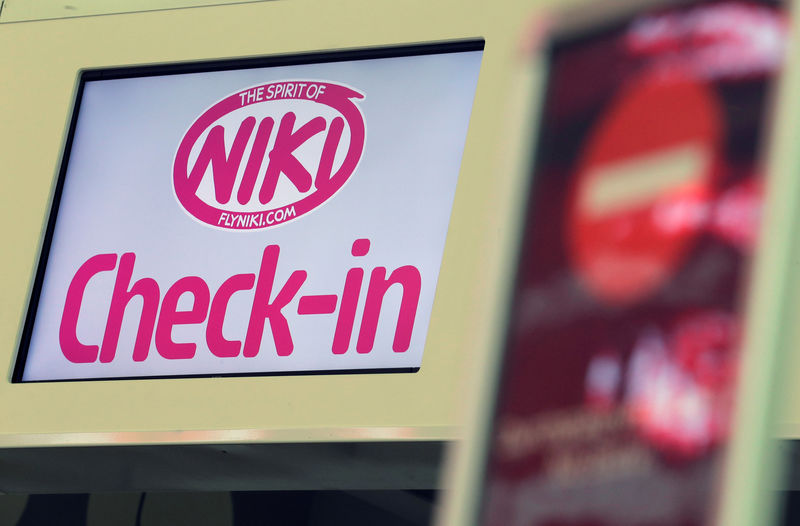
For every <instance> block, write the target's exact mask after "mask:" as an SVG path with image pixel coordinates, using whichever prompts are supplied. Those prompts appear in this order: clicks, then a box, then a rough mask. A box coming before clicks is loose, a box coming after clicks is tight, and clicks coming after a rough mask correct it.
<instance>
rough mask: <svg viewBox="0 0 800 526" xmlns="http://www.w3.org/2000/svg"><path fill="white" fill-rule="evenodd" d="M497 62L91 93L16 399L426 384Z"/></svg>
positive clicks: (334, 57)
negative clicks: (446, 272)
mask: <svg viewBox="0 0 800 526" xmlns="http://www.w3.org/2000/svg"><path fill="white" fill-rule="evenodd" d="M482 47H483V44H482V42H468V43H458V44H451V45H440V46H424V47H409V48H402V49H400V48H395V49H385V50H373V51H368V52H347V53H338V54H318V55H311V56H309V55H304V56H298V57H293V58H285V57H284V58H281V59H260V60H257V61H238V62H227V63H212V64H201V65H192V66H187V65H182V66H155V67H145V68H130V69H116V70H97V71H86V72H84V73H82V76H81V80H80V85H79V89H78V94H77V99H76V102H75V110H74V114H73V118H72V123H71V128H70V133H69V137H68V140H67V146H66V150H65V154H64V160H63V163H62V167H61V172H60V174H59V180H58V185H57V188H56V192H55V198H54V204H53V209H52V212H51V217H50V221H49V223H48V229H47V233H46V236H45V241H44V248H43V251H42V257H41V261H40V264H39V271H38V273H37V277H36V281H35V283H34V289H33V294H32V298H31V303H30V307H29V312H28V318H27V320H26V324H25V328H24V331H23V335H22V344H21V347H20V352H19V356H18V360H17V366H16V369H15V371H14V380H15V381H45V380H66V379H90V378H125V377H164V376H187V375H192V376H196V375H236V374H278V373H310V372H353V371H415V370H417V369H419V367H420V366H421V364H422V354H423V349H424V345H425V337H426V333H427V329H428V324H429V318H430V312H431V308H432V305H433V298H434V292H435V289H436V281H437V279H438V273H439V267H440V264H441V258H442V252H443V249H444V242H445V238H446V234H447V226H448V222H449V217H450V210H451V206H452V202H453V197H454V193H455V187H456V181H457V178H458V172H459V167H460V163H461V155H462V151H463V147H464V140H465V137H466V131H467V125H468V121H469V116H470V110H471V107H472V100H473V97H474V92H475V87H476V84H477V78H478V70H479V66H480V60H481V55H482V51H481V50H482Z"/></svg>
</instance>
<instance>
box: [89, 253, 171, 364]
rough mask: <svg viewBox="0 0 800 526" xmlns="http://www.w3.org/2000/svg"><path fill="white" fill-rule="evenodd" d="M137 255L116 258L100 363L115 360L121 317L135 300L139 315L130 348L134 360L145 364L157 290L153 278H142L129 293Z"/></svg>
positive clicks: (155, 308)
mask: <svg viewBox="0 0 800 526" xmlns="http://www.w3.org/2000/svg"><path fill="white" fill-rule="evenodd" d="M135 261H136V254H134V253H132V252H128V253H125V254H122V256H121V257H120V258H119V270H118V271H117V280H116V282H115V283H114V292H113V293H112V295H111V308H110V309H109V311H108V320H107V322H106V332H105V334H104V335H103V345H102V347H101V348H100V361H101V362H103V363H108V362H110V361H111V360H113V359H114V356H115V355H116V353H117V343H118V342H119V331H120V329H121V328H122V317H123V316H124V314H125V309H126V307H127V306H128V303H130V301H131V300H132V299H133V297H134V296H140V297H141V298H142V302H143V303H142V315H141V318H140V319H139V330H138V332H137V333H136V342H135V343H134V346H133V360H134V361H136V362H141V361H144V360H145V359H146V358H147V353H148V352H149V350H150V341H151V339H152V337H153V327H154V326H155V323H156V314H157V313H158V299H159V290H158V283H156V281H155V280H154V279H152V278H142V279H140V280H139V281H137V282H136V283H134V284H133V286H131V288H130V289H128V286H129V285H130V282H131V278H132V277H133V264H134V262H135Z"/></svg>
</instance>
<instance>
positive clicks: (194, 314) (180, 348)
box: [156, 276, 210, 360]
mask: <svg viewBox="0 0 800 526" xmlns="http://www.w3.org/2000/svg"><path fill="white" fill-rule="evenodd" d="M185 293H191V294H192V296H194V301H193V303H192V308H190V309H189V310H185V311H182V310H178V300H179V299H180V297H181V296H182V295H183V294H185ZM209 300H210V293H209V291H208V285H206V282H205V281H203V279H202V278H198V277H197V276H188V277H185V278H181V279H179V280H178V281H176V282H175V284H174V285H172V286H171V287H170V288H169V290H168V291H167V293H166V294H164V301H163V303H162V304H161V314H159V316H158V326H157V327H156V349H158V353H159V354H160V355H161V356H163V357H164V358H168V359H170V360H185V359H188V358H193V357H194V353H195V351H196V350H197V345H196V344H194V343H176V342H175V341H173V339H172V327H174V326H175V325H193V324H197V323H202V322H203V321H205V319H206V313H207V312H208V302H209Z"/></svg>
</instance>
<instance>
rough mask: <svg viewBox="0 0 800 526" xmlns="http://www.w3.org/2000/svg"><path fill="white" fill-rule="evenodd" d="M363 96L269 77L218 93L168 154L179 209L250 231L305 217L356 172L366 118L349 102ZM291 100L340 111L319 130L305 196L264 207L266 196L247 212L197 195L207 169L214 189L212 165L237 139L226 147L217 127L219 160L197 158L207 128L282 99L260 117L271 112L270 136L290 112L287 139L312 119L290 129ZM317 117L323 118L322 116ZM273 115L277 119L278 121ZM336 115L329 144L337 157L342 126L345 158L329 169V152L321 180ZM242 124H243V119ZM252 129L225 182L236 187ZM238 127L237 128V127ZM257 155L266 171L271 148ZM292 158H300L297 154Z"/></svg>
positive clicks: (207, 222) (209, 222)
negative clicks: (321, 136)
mask: <svg viewBox="0 0 800 526" xmlns="http://www.w3.org/2000/svg"><path fill="white" fill-rule="evenodd" d="M289 87H293V88H294V89H289ZM364 98H365V94H364V93H363V92H361V91H359V90H357V89H355V88H353V87H351V86H348V85H346V84H341V83H337V82H332V81H320V80H278V81H270V82H267V83H265V84H260V85H256V86H251V87H248V88H245V89H241V90H238V91H236V92H234V93H232V94H230V95H227V96H226V97H223V98H222V99H220V100H218V101H217V102H215V103H214V104H212V105H211V106H210V107H208V108H207V109H206V110H205V111H203V112H202V113H201V114H200V115H199V116H198V117H197V118H196V119H195V120H194V122H192V124H191V125H190V126H189V128H188V129H187V130H186V132H184V134H183V137H182V139H181V141H180V144H179V146H178V149H177V150H176V153H175V156H174V158H173V169H172V191H173V195H174V196H175V199H176V201H177V202H178V204H179V205H180V207H181V208H182V209H183V211H184V212H185V213H186V214H187V215H188V216H189V217H191V218H192V219H193V220H195V221H197V222H199V223H202V224H203V225H204V226H209V227H212V228H216V229H219V230H227V231H230V230H233V231H253V230H264V229H267V228H273V227H277V226H280V225H283V224H285V223H288V222H292V221H294V220H296V219H299V218H300V217H302V216H304V215H305V214H307V213H309V212H312V211H314V210H315V209H317V208H319V207H321V206H322V205H323V204H325V203H326V202H327V201H328V200H330V199H331V198H333V196H335V195H336V194H337V193H339V191H340V190H341V189H342V188H343V187H344V185H345V184H346V183H347V182H348V181H349V180H350V177H351V176H352V175H353V173H355V171H356V170H357V168H358V165H359V164H360V162H361V158H362V156H363V151H364V146H365V144H366V122H365V118H364V114H363V111H362V110H361V108H360V107H359V106H358V105H357V104H356V103H355V102H354V101H355V100H363V99H364ZM293 100H294V101H303V102H304V103H305V102H306V101H308V102H312V103H316V104H321V105H323V106H326V107H327V108H328V109H332V110H333V111H334V112H335V113H337V114H338V115H339V116H340V117H337V118H334V119H332V120H331V122H330V123H328V122H327V121H325V127H324V128H323V129H322V130H318V131H325V132H326V135H325V139H324V141H325V145H324V146H323V151H322V152H321V154H320V155H321V157H320V160H319V163H318V165H317V172H316V174H314V175H313V177H312V181H311V183H313V186H311V187H310V189H309V190H310V193H307V192H308V191H309V190H306V191H305V192H302V191H299V189H298V191H299V193H306V195H303V196H302V197H300V198H299V199H297V200H295V201H293V202H291V203H290V204H288V205H281V206H279V207H276V208H270V207H269V204H270V201H272V200H273V199H272V198H270V199H269V200H268V201H267V202H266V203H262V204H263V207H262V208H261V209H260V210H258V211H252V212H250V211H248V212H242V211H235V210H229V209H226V208H224V204H222V203H220V202H219V201H217V202H216V203H214V204H210V203H208V202H206V201H205V200H203V199H202V198H201V197H199V196H198V190H199V186H200V183H201V182H202V180H203V179H204V178H206V175H205V174H206V172H207V171H209V170H210V171H211V178H212V179H213V184H214V186H215V189H216V188H217V179H216V175H215V174H214V169H215V168H216V167H218V166H219V165H227V163H228V162H229V157H231V156H233V155H234V152H233V150H234V149H235V148H236V144H235V143H236V139H234V144H232V145H229V147H228V146H225V144H224V143H225V139H224V136H225V135H224V130H223V131H222V132H221V133H222V134H223V139H222V142H221V144H222V145H223V146H222V150H223V153H222V156H223V157H222V161H220V160H219V159H220V158H219V157H217V158H216V159H217V162H214V159H215V158H214V155H213V154H208V155H206V157H207V159H205V160H201V159H200V156H202V155H203V152H202V150H204V149H205V147H206V143H207V142H208V141H209V135H210V133H206V132H207V131H208V130H210V129H213V128H214V127H215V124H216V123H217V122H218V121H220V120H221V119H222V118H223V117H225V116H226V115H229V114H231V113H233V112H235V111H237V110H241V109H242V108H246V107H248V106H253V105H257V104H269V103H281V102H284V103H285V102H289V104H288V106H287V105H286V104H284V105H283V108H279V109H278V111H270V112H264V113H265V114H266V115H268V117H264V118H262V121H263V120H266V118H270V117H275V119H272V120H273V125H272V129H271V133H270V135H272V134H277V135H280V134H281V133H282V132H285V130H283V129H282V128H283V126H284V125H285V123H284V122H283V121H284V120H286V117H287V116H288V115H289V114H291V115H292V118H291V122H290V123H289V127H288V128H287V129H288V135H289V138H291V136H292V135H294V134H295V133H297V134H299V132H302V131H303V130H302V129H303V128H304V127H305V126H307V125H309V124H311V122H307V123H302V122H301V125H300V127H299V128H298V129H297V130H295V129H294V117H295V116H294V113H293V112H292V108H291V101H293ZM262 117H263V115H262ZM250 118H252V119H253V122H255V120H256V117H253V116H252V115H250V116H249V117H248V119H250ZM317 118H319V119H324V117H317ZM278 119H280V122H278ZM246 120H247V119H246ZM336 120H341V121H342V124H341V126H342V127H346V128H343V129H338V130H336V135H338V136H337V137H334V138H335V139H336V141H337V143H336V144H335V145H334V147H333V153H332V155H333V157H336V155H337V152H339V151H340V149H341V146H342V145H341V144H339V141H341V140H342V137H343V136H344V134H343V131H344V130H345V129H346V130H347V131H348V132H349V133H348V134H349V143H348V144H347V148H346V152H345V154H344V158H343V160H342V162H341V164H340V165H339V166H338V167H337V168H334V159H333V157H330V156H329V157H330V158H329V159H328V160H329V162H328V165H329V166H328V167H327V170H328V174H327V177H326V178H325V179H324V180H320V171H321V166H322V163H323V161H324V158H323V157H324V156H325V153H326V150H325V149H326V148H330V147H331V146H330V145H329V144H328V140H329V139H330V136H331V135H332V134H334V130H333V124H334V123H335V121H336ZM242 124H244V121H243V122H242ZM253 128H254V126H251V127H250V130H249V132H247V130H245V131H246V133H247V137H246V140H245V141H244V151H243V152H241V153H240V154H239V156H240V157H239V160H238V162H237V163H235V165H236V168H235V170H234V171H233V181H231V183H230V184H231V186H232V187H239V186H240V185H241V183H242V180H241V177H240V172H241V171H242V165H247V164H248V163H250V162H251V159H246V158H245V157H244V156H243V154H244V153H245V152H249V155H250V156H252V155H253V148H254V146H252V147H251V143H254V141H256V140H258V138H253V137H252V135H254V134H255V135H258V132H257V131H255V130H254V129H253ZM259 131H260V130H259ZM318 131H317V132H314V133H313V134H312V137H313V136H316V135H317V133H318ZM239 132H241V127H240V130H239ZM204 134H205V136H204ZM237 135H238V132H237ZM285 136H286V133H284V137H285ZM203 138H204V139H203ZM309 138H311V137H309ZM201 139H203V140H204V141H205V142H204V144H203V145H202V146H200V150H201V153H200V154H199V155H197V156H195V160H194V162H195V166H194V167H192V168H191V170H190V167H189V163H190V159H191V157H192V152H193V151H195V150H196V148H195V147H196V145H197V143H198V141H199V140H201ZM237 139H238V137H237ZM267 139H268V140H269V139H270V137H267ZM278 140H279V139H278V138H277V137H276V138H275V141H274V142H277V141H278ZM269 142H270V144H271V145H272V149H273V150H274V149H275V144H274V143H273V141H269ZM298 147H299V145H298ZM264 148H266V144H265V145H264ZM292 151H293V150H290V151H289V153H288V154H286V155H288V156H289V157H292V158H293V155H292ZM329 153H330V152H329ZM262 155H263V159H262V161H261V162H260V163H259V168H258V173H259V174H261V172H263V170H262V168H263V165H266V166H267V169H268V170H269V164H270V163H272V158H271V157H272V150H270V152H268V153H267V152H262ZM293 159H294V161H296V162H298V163H299V161H297V159H296V158H293ZM202 161H205V166H202V165H201V167H200V168H201V169H200V170H199V175H197V174H195V167H196V166H197V164H198V163H199V162H202ZM245 170H246V168H245ZM275 177H283V178H286V177H288V176H287V175H286V174H285V173H284V172H283V171H278V172H277V174H275ZM264 178H266V176H264ZM259 179H261V177H259ZM263 184H264V181H262V186H263ZM256 193H257V192H256ZM230 198H232V196H229V200H228V201H230Z"/></svg>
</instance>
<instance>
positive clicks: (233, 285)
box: [206, 274, 256, 358]
mask: <svg viewBox="0 0 800 526" xmlns="http://www.w3.org/2000/svg"><path fill="white" fill-rule="evenodd" d="M255 281H256V275H255V274H236V275H235V276H231V277H230V278H228V279H226V280H225V282H224V283H223V284H222V285H220V287H219V290H218V291H217V293H216V294H215V295H214V301H212V302H211V312H209V314H208V326H207V327H206V342H207V343H208V349H209V350H210V351H211V353H212V354H214V356H219V357H220V358H232V357H234V356H239V351H240V350H241V348H242V342H240V341H233V340H226V339H225V337H224V336H223V335H222V325H223V323H224V321H225V312H226V311H227V310H228V302H229V301H230V299H231V296H233V294H234V293H235V292H238V291H242V290H250V289H252V288H253V284H254V283H255Z"/></svg>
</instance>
